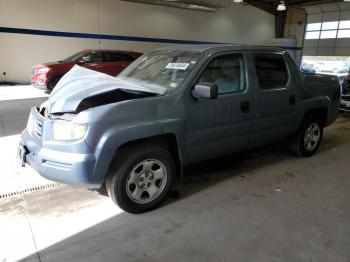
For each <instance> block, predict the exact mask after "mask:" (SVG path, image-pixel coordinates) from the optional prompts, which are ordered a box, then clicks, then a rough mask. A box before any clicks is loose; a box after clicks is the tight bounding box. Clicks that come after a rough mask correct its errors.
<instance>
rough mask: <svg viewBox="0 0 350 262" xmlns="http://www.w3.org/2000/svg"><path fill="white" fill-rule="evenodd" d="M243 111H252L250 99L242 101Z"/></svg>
mask: <svg viewBox="0 0 350 262" xmlns="http://www.w3.org/2000/svg"><path fill="white" fill-rule="evenodd" d="M241 111H242V113H249V111H250V103H249V101H244V102H242V103H241Z"/></svg>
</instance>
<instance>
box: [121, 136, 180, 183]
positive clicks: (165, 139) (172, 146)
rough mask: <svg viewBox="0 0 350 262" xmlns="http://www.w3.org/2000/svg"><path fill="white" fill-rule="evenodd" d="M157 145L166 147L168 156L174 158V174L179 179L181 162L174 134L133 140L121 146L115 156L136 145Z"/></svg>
mask: <svg viewBox="0 0 350 262" xmlns="http://www.w3.org/2000/svg"><path fill="white" fill-rule="evenodd" d="M151 143H152V144H154V143H156V144H158V145H162V146H165V147H167V149H168V150H169V152H170V154H171V155H172V157H173V158H174V161H175V165H176V171H177V172H176V174H177V178H181V168H182V167H181V160H180V155H179V154H180V152H179V148H178V144H177V140H176V137H175V135H174V134H164V135H159V136H152V137H147V138H141V139H137V140H133V141H130V142H126V143H125V144H123V145H121V146H120V147H119V148H118V149H117V151H116V153H115V155H116V156H117V155H118V153H119V152H120V151H122V150H124V149H125V148H127V147H130V146H134V145H138V144H144V145H145V146H147V144H151Z"/></svg>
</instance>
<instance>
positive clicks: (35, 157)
mask: <svg viewBox="0 0 350 262" xmlns="http://www.w3.org/2000/svg"><path fill="white" fill-rule="evenodd" d="M33 111H36V110H32V115H33V117H34V118H35V119H36V121H38V118H44V117H43V116H41V115H40V114H39V113H38V112H37V111H36V112H33ZM45 124H46V126H48V125H49V124H47V123H43V124H42V126H43V127H44V126H45ZM83 143H84V144H85V142H83ZM20 144H21V145H22V146H23V147H24V148H25V149H26V155H25V157H24V162H25V163H26V164H28V165H30V166H31V167H32V168H33V169H34V170H35V171H37V172H38V173H39V174H40V175H41V176H43V177H45V178H47V179H50V180H53V181H57V182H62V183H65V184H71V185H78V186H83V187H87V188H99V187H100V186H101V184H102V183H103V181H100V179H98V178H97V177H96V176H95V175H96V174H95V165H96V158H95V155H94V154H93V153H90V152H84V153H81V152H79V151H87V150H81V146H80V148H79V145H77V144H72V145H71V147H70V145H66V146H65V151H62V150H60V149H62V145H61V146H59V145H58V146H56V147H55V145H53V144H52V141H51V143H50V141H48V142H46V141H45V140H44V134H42V136H38V135H37V134H36V133H35V132H33V134H31V133H29V132H28V130H27V129H25V130H24V131H23V132H22V134H21V140H20ZM86 147H87V146H86ZM67 149H69V152H67ZM78 152H79V153H78Z"/></svg>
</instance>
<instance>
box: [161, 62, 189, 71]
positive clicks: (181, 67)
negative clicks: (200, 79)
mask: <svg viewBox="0 0 350 262" xmlns="http://www.w3.org/2000/svg"><path fill="white" fill-rule="evenodd" d="M189 65H190V64H189V63H169V64H168V65H167V66H166V67H165V68H166V69H176V70H186V69H187V67H188V66H189Z"/></svg>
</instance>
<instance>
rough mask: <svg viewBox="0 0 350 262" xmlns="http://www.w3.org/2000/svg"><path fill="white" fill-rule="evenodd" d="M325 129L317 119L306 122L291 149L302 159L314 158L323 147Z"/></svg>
mask: <svg viewBox="0 0 350 262" xmlns="http://www.w3.org/2000/svg"><path fill="white" fill-rule="evenodd" d="M322 138H323V127H322V124H321V121H320V120H318V119H317V118H310V119H306V120H304V122H303V123H302V125H301V127H300V129H299V131H298V133H297V135H296V137H295V138H294V140H293V141H292V142H291V145H290V149H291V151H292V152H293V153H295V154H296V155H299V156H302V157H310V156H313V155H314V154H315V153H316V152H317V150H318V148H319V147H320V145H321V142H322Z"/></svg>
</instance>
